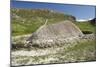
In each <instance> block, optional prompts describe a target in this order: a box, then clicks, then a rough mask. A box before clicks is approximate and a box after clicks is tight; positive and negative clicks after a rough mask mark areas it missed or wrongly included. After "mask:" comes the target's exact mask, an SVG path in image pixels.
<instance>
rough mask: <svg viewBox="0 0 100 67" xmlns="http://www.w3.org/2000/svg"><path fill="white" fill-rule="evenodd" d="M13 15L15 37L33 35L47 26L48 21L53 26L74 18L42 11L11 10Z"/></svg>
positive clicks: (13, 33) (12, 22)
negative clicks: (44, 25)
mask: <svg viewBox="0 0 100 67" xmlns="http://www.w3.org/2000/svg"><path fill="white" fill-rule="evenodd" d="M11 13H12V15H11V24H12V35H13V36H16V35H23V34H30V33H33V32H35V31H36V30H37V29H38V28H39V27H40V26H42V25H43V24H45V22H46V20H48V24H52V23H56V22H59V21H63V20H66V19H71V18H74V17H73V16H71V15H64V14H62V13H59V12H51V11H50V10H40V9H35V10H31V9H11ZM74 19H75V18H74Z"/></svg>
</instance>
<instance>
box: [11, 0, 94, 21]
mask: <svg viewBox="0 0 100 67" xmlns="http://www.w3.org/2000/svg"><path fill="white" fill-rule="evenodd" d="M11 8H24V9H49V10H54V11H57V12H61V13H64V14H69V15H72V16H75V17H76V20H89V19H92V18H95V8H96V7H95V6H90V5H74V4H58V3H43V2H25V1H15V0H13V1H11Z"/></svg>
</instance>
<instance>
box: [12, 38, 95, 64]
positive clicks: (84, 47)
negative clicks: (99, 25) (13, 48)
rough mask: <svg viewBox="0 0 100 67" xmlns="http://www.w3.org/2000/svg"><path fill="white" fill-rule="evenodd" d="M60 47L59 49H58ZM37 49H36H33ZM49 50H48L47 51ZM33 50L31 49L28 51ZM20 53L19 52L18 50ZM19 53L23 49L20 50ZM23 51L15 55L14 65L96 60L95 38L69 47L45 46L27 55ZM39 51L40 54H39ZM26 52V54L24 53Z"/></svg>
mask: <svg viewBox="0 0 100 67" xmlns="http://www.w3.org/2000/svg"><path fill="white" fill-rule="evenodd" d="M58 48H59V50H57V49H58ZM32 50H33V49H32ZM33 51H35V50H33ZM46 51H48V52H46ZM30 52H32V51H31V50H30V51H28V53H30ZM17 53H18V52H17ZM19 53H21V51H20V50H19ZM24 53H25V51H23V53H21V54H19V55H16V56H13V54H12V63H13V65H17V64H18V65H29V64H48V63H65V62H66V63H68V62H81V61H82V62H83V61H95V60H96V45H95V40H92V41H85V42H80V43H79V44H76V45H73V46H71V47H67V44H65V45H63V46H60V47H56V48H52V49H50V48H44V49H40V51H39V52H38V50H36V52H35V53H36V54H35V53H32V54H31V55H29V54H28V55H25V54H24ZM38 53H39V54H38ZM22 54H24V55H22Z"/></svg>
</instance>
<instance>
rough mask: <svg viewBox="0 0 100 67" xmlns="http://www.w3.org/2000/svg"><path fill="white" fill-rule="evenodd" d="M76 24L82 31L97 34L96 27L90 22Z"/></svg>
mask: <svg viewBox="0 0 100 67" xmlns="http://www.w3.org/2000/svg"><path fill="white" fill-rule="evenodd" d="M75 24H76V25H77V26H78V27H79V28H80V30H81V31H91V32H93V33H96V26H94V25H92V24H91V23H89V22H76V23H75Z"/></svg>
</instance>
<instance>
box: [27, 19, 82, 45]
mask: <svg viewBox="0 0 100 67" xmlns="http://www.w3.org/2000/svg"><path fill="white" fill-rule="evenodd" d="M81 36H83V33H82V32H81V30H80V29H79V28H78V27H77V26H76V25H75V24H73V23H72V22H71V21H68V20H67V21H62V22H59V23H55V24H49V25H43V26H41V27H40V28H39V29H38V30H37V31H36V32H34V33H33V34H32V36H30V37H29V38H28V39H27V40H26V44H25V46H28V45H35V46H39V47H48V46H54V45H56V44H57V45H61V44H64V43H73V42H74V41H76V40H78V39H79V37H81Z"/></svg>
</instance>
